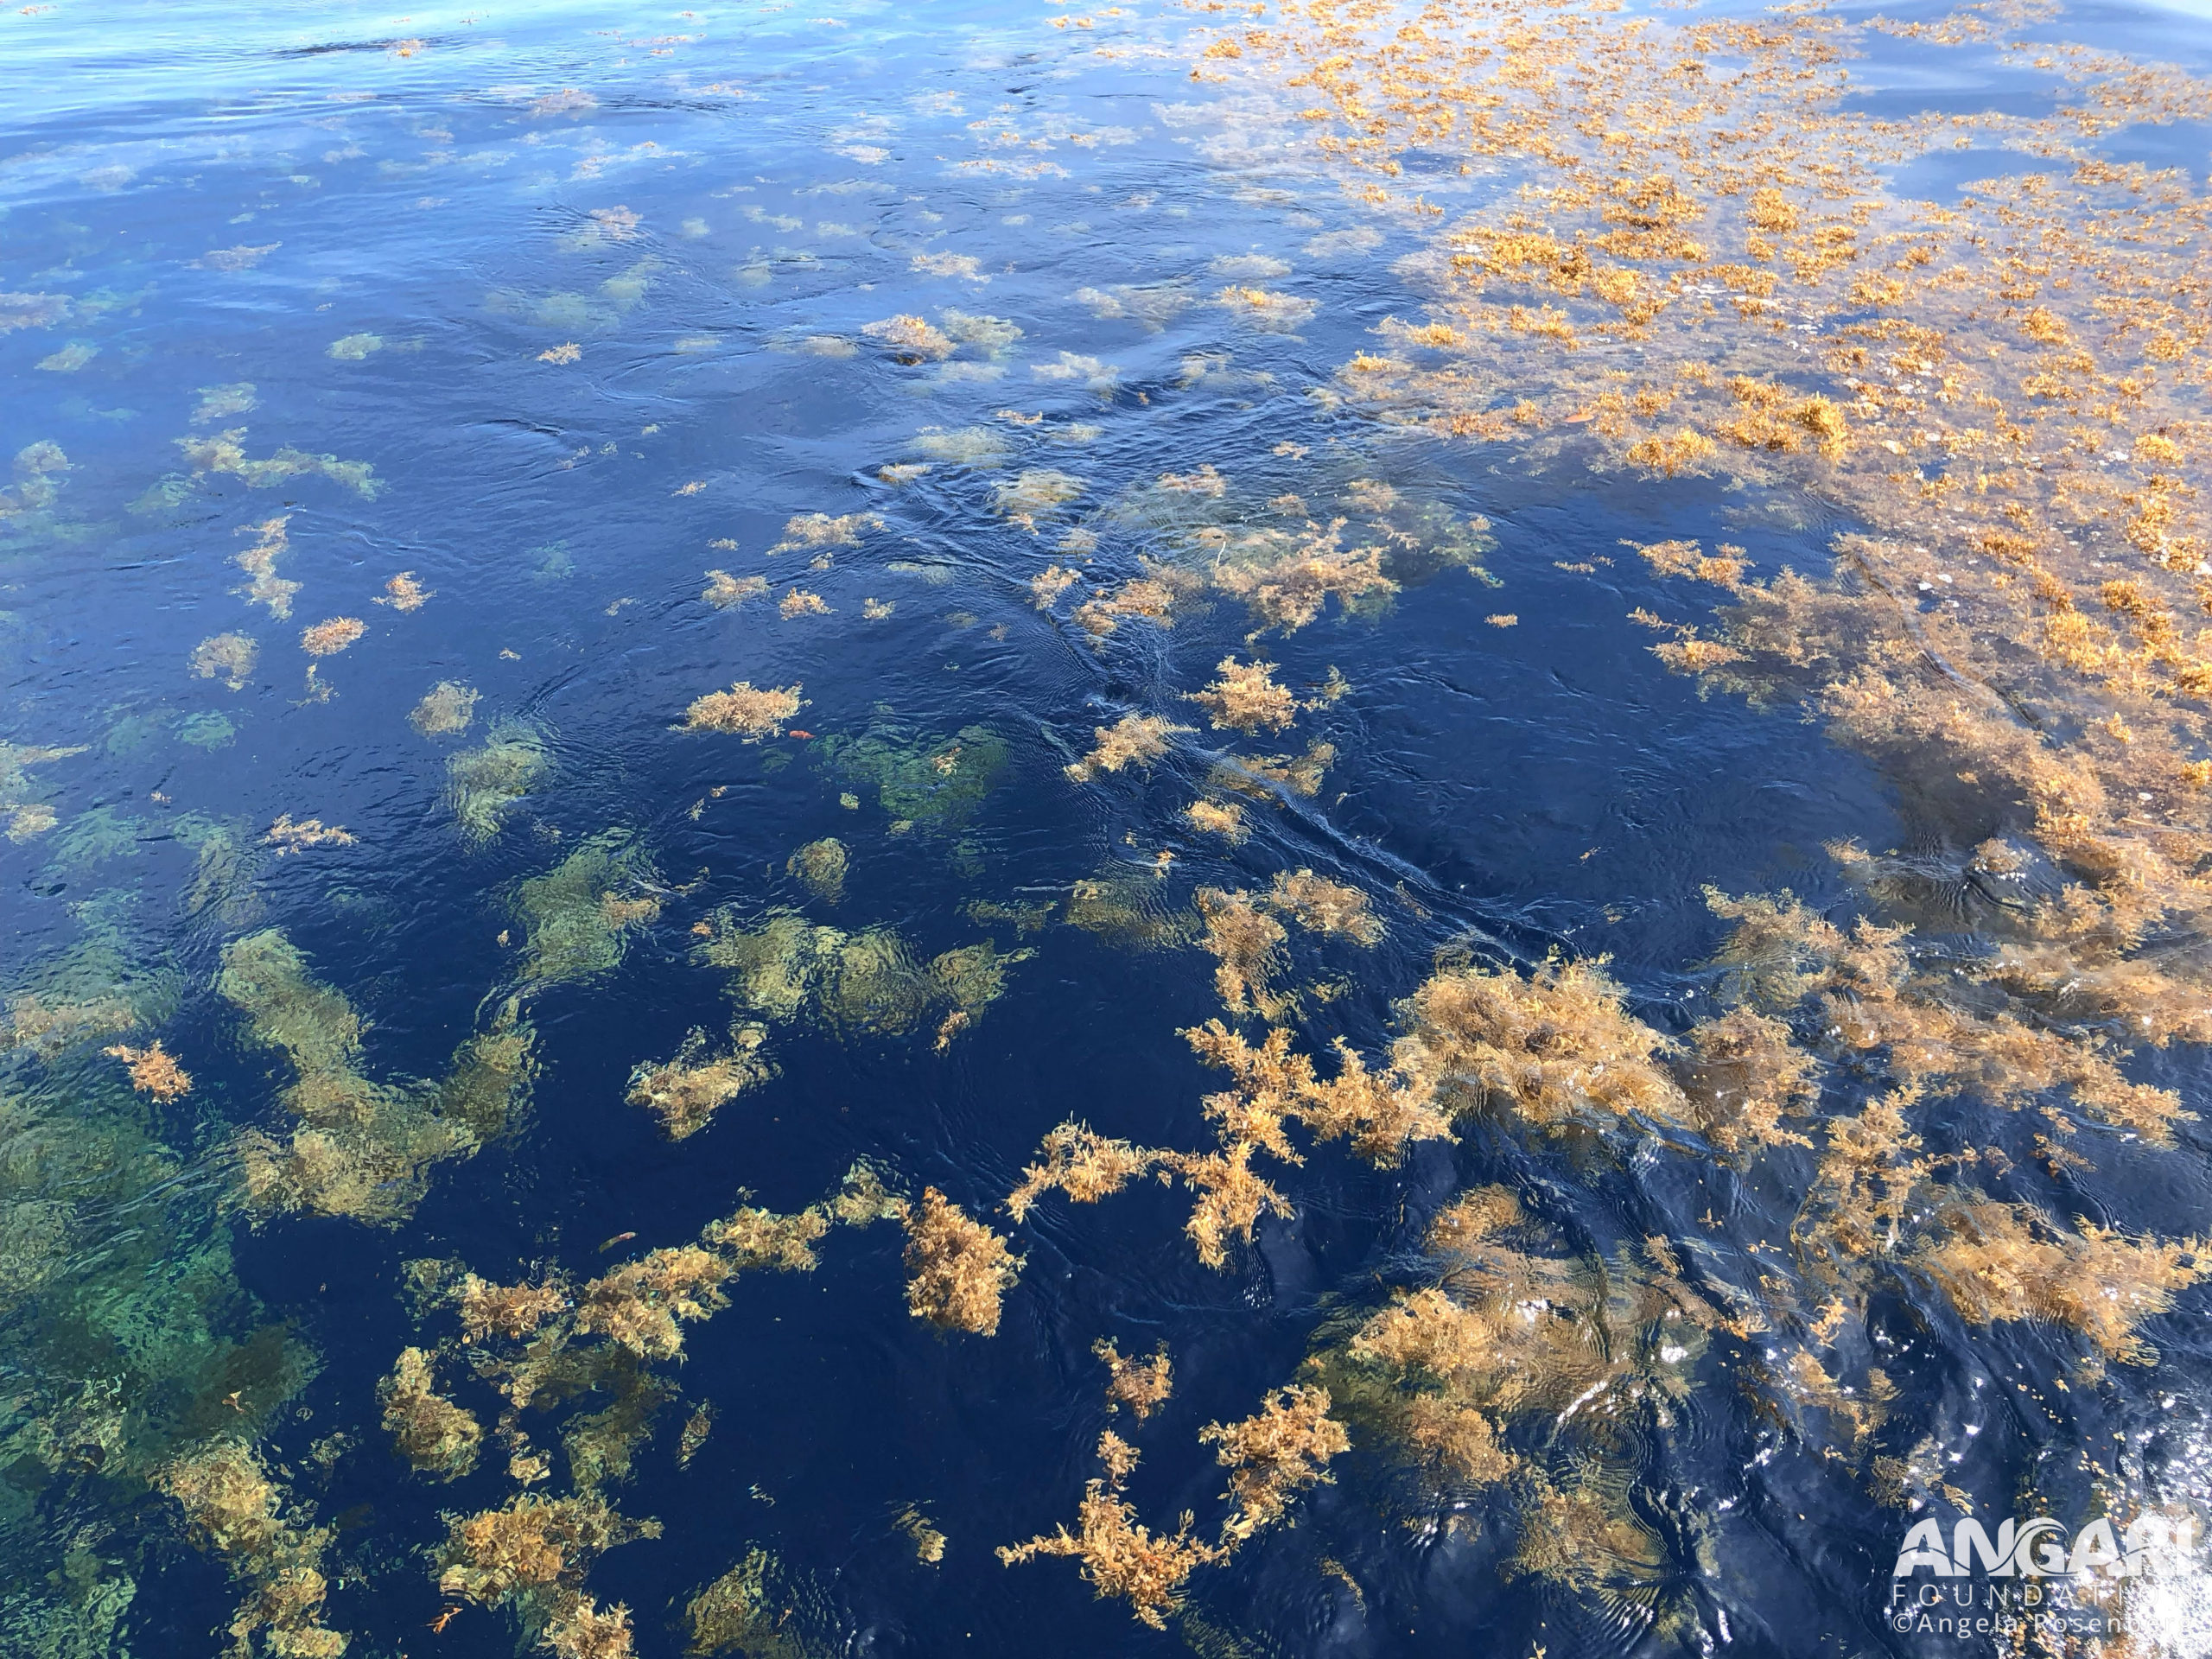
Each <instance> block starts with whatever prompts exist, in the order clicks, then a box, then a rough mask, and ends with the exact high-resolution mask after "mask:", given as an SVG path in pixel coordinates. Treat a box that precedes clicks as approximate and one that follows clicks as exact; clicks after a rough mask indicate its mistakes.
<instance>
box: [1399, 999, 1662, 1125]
mask: <svg viewBox="0 0 2212 1659" xmlns="http://www.w3.org/2000/svg"><path fill="white" fill-rule="evenodd" d="M1402 1049H1403V1050H1404V1051H1405V1052H1404V1055H1403V1058H1404V1059H1405V1061H1406V1062H1407V1064H1408V1070H1409V1071H1418V1072H1420V1073H1421V1074H1422V1075H1426V1076H1432V1077H1448V1078H1449V1079H1451V1082H1452V1086H1455V1087H1457V1088H1459V1089H1461V1090H1465V1091H1466V1092H1468V1093H1469V1094H1471V1096H1473V1097H1474V1102H1475V1103H1483V1102H1490V1103H1497V1104H1501V1105H1503V1106H1504V1107H1506V1108H1507V1109H1510V1110H1511V1111H1512V1112H1513V1113H1515V1114H1516V1116H1519V1117H1520V1118H1521V1119H1522V1120H1523V1121H1524V1122H1529V1123H1530V1124H1532V1125H1535V1126H1536V1127H1538V1128H1566V1127H1567V1126H1569V1125H1571V1124H1574V1123H1577V1122H1589V1121H1592V1120H1595V1121H1600V1122H1603V1121H1618V1120H1620V1119H1624V1118H1629V1117H1632V1116H1639V1115H1641V1116H1646V1117H1649V1118H1654V1119H1657V1120H1659V1121H1662V1122H1671V1121H1675V1120H1678V1119H1680V1118H1681V1116H1683V1115H1684V1114H1683V1107H1682V1101H1681V1090H1680V1089H1679V1088H1678V1087H1677V1086H1676V1084H1675V1080H1674V1077H1672V1075H1671V1074H1670V1073H1669V1071H1667V1069H1666V1067H1665V1066H1664V1065H1662V1063H1661V1058H1662V1056H1663V1055H1664V1054H1666V1053H1667V1052H1669V1050H1670V1045H1669V1044H1667V1043H1666V1041H1665V1040H1664V1039H1662V1038H1661V1037H1660V1036H1659V1035H1658V1033H1656V1032H1654V1031H1653V1030H1652V1029H1651V1028H1650V1027H1649V1026H1646V1025H1645V1024H1644V1023H1643V1021H1642V1020H1637V1018H1636V1017H1635V1016H1634V1015H1632V1014H1630V1013H1629V1012H1628V1011H1627V1009H1626V1008H1625V1007H1623V1006H1622V994H1621V988H1620V987H1619V986H1618V985H1617V984H1616V983H1614V982H1613V980H1612V979H1611V976H1608V975H1607V974H1606V972H1605V969H1604V968H1603V967H1602V966H1600V965H1599V964H1597V963H1588V962H1564V961H1560V960H1559V959H1557V958H1554V959H1552V960H1550V961H1548V962H1546V963H1543V964H1542V965H1541V966H1540V967H1538V968H1537V969H1535V972H1534V973H1532V974H1530V975H1529V976H1526V977H1524V976H1522V975H1520V974H1518V973H1516V972H1515V971H1514V970H1513V969H1510V968H1506V969H1497V970H1496V971H1494V972H1493V971H1491V970H1490V969H1483V968H1474V967H1470V968H1454V969H1446V970H1445V971H1444V972H1442V973H1440V974H1438V975H1436V976H1434V977H1433V978H1432V979H1430V980H1429V981H1428V982H1427V983H1426V984H1425V985H1423V986H1422V987H1421V988H1420V989H1419V990H1418V991H1416V992H1414V995H1413V997H1412V998H1411V1000H1410V1001H1409V1003H1408V1035H1407V1037H1406V1038H1405V1039H1402Z"/></svg>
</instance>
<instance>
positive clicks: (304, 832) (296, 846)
mask: <svg viewBox="0 0 2212 1659" xmlns="http://www.w3.org/2000/svg"><path fill="white" fill-rule="evenodd" d="M261 839H262V842H263V844H264V845H265V846H270V847H274V848H275V849H277V857H279V858H283V857H284V856H285V855H287V854H290V853H303V852H306V851H307V850H308V849H309V848H313V847H351V846H353V843H354V839H355V838H354V836H353V831H351V830H350V829H346V827H345V825H343V824H338V823H324V822H323V821H322V820H321V818H300V819H295V818H294V817H292V815H291V814H290V813H289V812H286V813H283V814H280V815H279V816H278V817H277V822H276V823H272V824H270V826H269V829H268V832H267V833H266V834H265V835H264V836H262V837H261Z"/></svg>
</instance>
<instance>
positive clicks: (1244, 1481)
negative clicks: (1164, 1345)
mask: <svg viewBox="0 0 2212 1659" xmlns="http://www.w3.org/2000/svg"><path fill="white" fill-rule="evenodd" d="M1329 1404H1330V1402H1329V1391H1328V1390H1327V1389H1323V1388H1315V1387H1311V1386H1307V1385H1302V1384H1300V1383H1289V1384H1287V1385H1286V1386H1284V1387H1282V1388H1280V1389H1276V1390H1274V1393H1272V1394H1270V1395H1268V1396H1267V1398H1266V1399H1264V1400H1262V1402H1260V1409H1259V1410H1258V1411H1257V1412H1256V1413H1255V1414H1253V1415H1252V1416H1249V1417H1247V1418H1245V1419H1244V1420H1243V1421H1241V1422H1235V1423H1208V1424H1207V1425H1206V1426H1205V1427H1204V1428H1202V1429H1200V1430H1199V1431H1198V1439H1199V1440H1201V1441H1202V1442H1205V1443H1208V1444H1210V1445H1211V1446H1213V1447H1214V1448H1215V1451H1214V1457H1215V1459H1216V1460H1217V1462H1218V1463H1220V1465H1222V1466H1223V1467H1224V1469H1227V1470H1228V1471H1229V1491H1230V1497H1233V1498H1235V1499H1236V1513H1235V1514H1234V1515H1232V1516H1230V1517H1229V1519H1228V1520H1227V1521H1225V1522H1223V1523H1222V1541H1223V1542H1224V1545H1232V1546H1233V1545H1234V1544H1236V1543H1242V1542H1243V1541H1244V1540H1246V1539H1248V1538H1249V1537H1250V1536H1251V1535H1253V1534H1254V1533H1255V1532H1257V1531H1259V1529H1261V1528H1262V1527H1264V1526H1268V1525H1269V1524H1270V1523H1271V1522H1275V1521H1277V1520H1280V1519H1281V1517H1282V1515H1283V1512H1284V1510H1287V1509H1288V1508H1289V1506H1290V1501H1291V1499H1292V1498H1294V1497H1297V1496H1298V1494H1299V1493H1300V1492H1302V1491H1305V1490H1306V1488H1307V1487H1309V1486H1312V1485H1314V1484H1317V1483H1319V1482H1321V1481H1325V1480H1327V1479H1328V1478H1329V1475H1328V1472H1327V1471H1328V1464H1329V1459H1332V1458H1333V1457H1335V1456H1337V1455H1338V1453H1339V1452H1349V1451H1350V1450H1351V1435H1350V1434H1348V1433H1345V1431H1344V1425H1343V1424H1342V1423H1339V1422H1338V1421H1336V1420H1335V1419H1333V1418H1332V1417H1331V1416H1330V1415H1329Z"/></svg>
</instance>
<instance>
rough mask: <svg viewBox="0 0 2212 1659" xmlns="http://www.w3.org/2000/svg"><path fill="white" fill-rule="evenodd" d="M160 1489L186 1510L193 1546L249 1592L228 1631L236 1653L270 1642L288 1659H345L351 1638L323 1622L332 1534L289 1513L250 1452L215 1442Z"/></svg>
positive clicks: (168, 1470)
mask: <svg viewBox="0 0 2212 1659" xmlns="http://www.w3.org/2000/svg"><path fill="white" fill-rule="evenodd" d="M154 1484H155V1485H156V1487H158V1488H159V1489H160V1490H161V1491H164V1492H166V1493H167V1494H168V1496H169V1497H172V1498H173V1499H175V1501H176V1503H177V1504H178V1505H179V1506H180V1507H181V1509H182V1510H183V1511H184V1520H185V1526H186V1529H187V1531H188V1533H189V1535H191V1537H192V1539H193V1541H194V1542H195V1543H197V1544H198V1545H200V1548H204V1549H210V1550H213V1552H214V1553H215V1554H218V1555H220V1556H221V1557H222V1558H223V1560H224V1561H225V1563H226V1565H227V1566H228V1567H230V1569H231V1575H232V1578H234V1579H236V1580H238V1581H239V1582H240V1583H241V1584H243V1585H244V1586H245V1589H246V1597H245V1601H244V1602H242V1603H241V1604H240V1605H239V1607H238V1611H237V1613H236V1614H234V1615H233V1616H232V1619H231V1623H230V1626H229V1631H230V1636H231V1639H232V1643H233V1644H234V1646H233V1649H232V1651H233V1652H234V1653H237V1654H239V1655H246V1654H251V1653H253V1652H255V1651H256V1650H257V1648H258V1646H259V1645H260V1643H258V1642H257V1637H264V1636H265V1640H266V1643H267V1648H268V1651H270V1653H272V1654H277V1655H281V1656H283V1659H339V1656H340V1655H342V1654H343V1653H344V1652H345V1651H346V1646H347V1637H346V1636H345V1634H344V1633H343V1632H342V1631H339V1630H331V1629H330V1628H329V1627H328V1626H327V1625H326V1624H324V1623H323V1622H322V1621H323V1602H324V1599H325V1597H326V1596H327V1593H328V1590H329V1581H328V1580H327V1579H326V1578H325V1577H324V1575H323V1572H322V1556H323V1552H324V1551H325V1550H326V1549H327V1548H328V1547H329V1545H330V1541H331V1538H332V1532H331V1529H329V1528H327V1527H315V1526H312V1525H310V1524H309V1523H308V1513H307V1511H306V1510H305V1509H304V1507H303V1506H299V1505H291V1506H287V1504H286V1503H285V1501H284V1495H283V1491H281V1490H280V1489H279V1488H278V1487H277V1484H276V1482H275V1481H274V1480H272V1479H271V1478H270V1473H269V1470H268V1466H267V1465H265V1464H264V1463H263V1461H262V1460H261V1459H260V1458H259V1457H258V1456H257V1454H256V1453H255V1452H254V1451H253V1449H252V1448H251V1446H246V1445H245V1444H243V1443H242V1442H240V1441H238V1440H215V1441H213V1442H210V1443H209V1444H208V1445H207V1446H202V1447H201V1448H200V1449H199V1450H198V1451H196V1452H191V1453H189V1454H188V1455H187V1456H185V1457H182V1458H180V1459H177V1460H176V1461H175V1462H174V1463H171V1464H169V1465H167V1466H166V1467H164V1468H162V1469H161V1470H159V1471H156V1474H155V1476H154Z"/></svg>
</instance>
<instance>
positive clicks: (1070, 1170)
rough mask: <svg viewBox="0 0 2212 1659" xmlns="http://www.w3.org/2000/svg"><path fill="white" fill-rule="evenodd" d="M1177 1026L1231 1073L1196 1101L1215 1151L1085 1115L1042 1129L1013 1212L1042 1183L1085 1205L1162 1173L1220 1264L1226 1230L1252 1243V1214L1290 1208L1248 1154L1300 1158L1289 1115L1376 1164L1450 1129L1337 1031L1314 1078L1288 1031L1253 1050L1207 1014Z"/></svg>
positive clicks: (1398, 1077)
mask: <svg viewBox="0 0 2212 1659" xmlns="http://www.w3.org/2000/svg"><path fill="white" fill-rule="evenodd" d="M1183 1035H1184V1037H1185V1039H1187V1040H1188V1041H1189V1042H1190V1044H1191V1046H1192V1049H1193V1050H1194V1051H1195V1052H1197V1053H1198V1057H1199V1058H1201V1059H1203V1060H1205V1061H1206V1062H1207V1063H1208V1064H1210V1065H1217V1066H1220V1067H1222V1068H1224V1069H1225V1070H1227V1071H1230V1073H1231V1075H1232V1076H1233V1077H1234V1078H1235V1082H1236V1086H1235V1087H1234V1088H1232V1089H1230V1090H1224V1091H1222V1092H1220V1093H1217V1094H1213V1095H1209V1096H1206V1097H1205V1102H1204V1106H1205V1115H1206V1120H1207V1122H1208V1123H1209V1124H1210V1125H1211V1128H1213V1131H1214V1135H1215V1146H1214V1149H1213V1150H1212V1151H1211V1152H1203V1153H1188V1152H1177V1151H1174V1150H1172V1149H1168V1148H1164V1147H1138V1146H1135V1145H1132V1144H1131V1143H1130V1142H1128V1141H1120V1140H1115V1139H1110V1138H1109V1137H1106V1136H1103V1135H1098V1134H1096V1133H1095V1132H1094V1131H1093V1130H1091V1129H1090V1128H1088V1127H1087V1126H1085V1125H1084V1124H1080V1123H1073V1122H1070V1123H1063V1124H1061V1125H1060V1126H1059V1127H1058V1128H1055V1129H1053V1130H1052V1132H1051V1133H1050V1134H1048V1135H1046V1137H1045V1140H1044V1142H1043V1144H1042V1145H1041V1146H1040V1147H1039V1153H1040V1154H1042V1156H1041V1159H1040V1160H1039V1161H1038V1162H1035V1163H1032V1164H1030V1165H1028V1166H1027V1167H1025V1168H1024V1170H1023V1171H1022V1179H1021V1183H1020V1185H1018V1186H1017V1187H1015V1189H1014V1192H1012V1193H1011V1194H1009V1195H1008V1197H1007V1211H1009V1212H1010V1213H1011V1214H1012V1215H1013V1216H1014V1219H1015V1220H1016V1221H1020V1220H1022V1219H1023V1218H1025V1217H1027V1214H1028V1213H1029V1211H1031V1210H1032V1209H1033V1208H1034V1207H1035V1205H1036V1204H1037V1201H1038V1200H1039V1198H1042V1197H1043V1196H1044V1195H1045V1194H1046V1192H1052V1191H1058V1192H1065V1193H1066V1194H1067V1195H1068V1197H1069V1198H1071V1199H1073V1200H1074V1201H1075V1202H1077V1203H1078V1204H1092V1203H1096V1201H1097V1200H1099V1199H1100V1198H1107V1197H1110V1196H1111V1195H1112V1194H1114V1193H1116V1192H1120V1191H1122V1188H1124V1187H1125V1186H1127V1185H1128V1184H1129V1183H1130V1182H1131V1181H1133V1180H1135V1179H1139V1178H1140V1177H1141V1176H1143V1175H1145V1174H1147V1173H1151V1172H1154V1171H1158V1172H1159V1173H1160V1179H1161V1180H1163V1181H1166V1180H1168V1179H1178V1180H1180V1181H1181V1182H1182V1183H1183V1185H1185V1186H1186V1187H1188V1188H1189V1189H1190V1190H1191V1191H1192V1192H1193V1193H1195V1194H1196V1195H1197V1196H1196V1198H1195V1199H1194V1201H1193V1203H1192V1210H1191V1217H1190V1219H1189V1221H1188V1222H1187V1223H1186V1224H1185V1232H1186V1233H1187V1234H1188V1236H1189V1237H1190V1239H1191V1242H1192V1245H1193V1247H1194V1248H1195V1249H1196V1250H1197V1252H1198V1260H1199V1261H1200V1262H1204V1263H1205V1265H1206V1266H1208V1267H1210V1268H1223V1267H1225V1266H1227V1265H1228V1260H1229V1247H1230V1242H1231V1241H1232V1240H1241V1241H1243V1242H1244V1243H1250V1242H1251V1239H1252V1235H1253V1230H1254V1229H1255V1227H1256V1226H1257V1225H1258V1224H1259V1219H1260V1217H1262V1215H1274V1216H1278V1217H1288V1216H1289V1215H1290V1214H1291V1213H1292V1211H1291V1207H1290V1203H1289V1200H1288V1199H1287V1198H1284V1197H1283V1195H1282V1193H1281V1192H1279V1191H1277V1190H1276V1188H1275V1187H1274V1185H1271V1184H1270V1183H1269V1182H1268V1180H1267V1179H1266V1178H1265V1177H1264V1176H1262V1174H1261V1173H1259V1171H1257V1170H1255V1168H1254V1167H1253V1164H1252V1160H1253V1159H1254V1158H1255V1157H1258V1156H1262V1155H1265V1156H1267V1157H1270V1158H1274V1159H1275V1160H1278V1161H1279V1162H1282V1163H1287V1164H1298V1163H1302V1162H1303V1161H1304V1159H1303V1157H1302V1156H1301V1154H1300V1153H1299V1152H1298V1151H1297V1149H1296V1148H1295V1147H1294V1146H1293V1145H1292V1143H1291V1141H1290V1138H1289V1134H1288V1128H1289V1126H1290V1125H1291V1124H1292V1123H1294V1122H1297V1123H1302V1124H1304V1125H1305V1127H1306V1128H1307V1129H1308V1130H1310V1131H1311V1132H1312V1133H1313V1134H1315V1135H1319V1136H1320V1137H1321V1138H1323V1139H1325V1140H1332V1139H1338V1138H1346V1139H1349V1140H1350V1141H1351V1143H1352V1147H1353V1149H1354V1151H1356V1152H1357V1153H1358V1154H1359V1155H1360V1156H1362V1157H1363V1158H1366V1159H1367V1160H1370V1162H1372V1163H1375V1164H1377V1165H1389V1164H1395V1163H1396V1162H1397V1161H1398V1160H1400V1159H1401V1158H1402V1156H1403V1155H1404V1152H1405V1148H1406V1147H1407V1146H1408V1144H1410V1143H1411V1142H1413V1141H1423V1140H1448V1139H1450V1138H1451V1134H1452V1127H1451V1120H1450V1117H1449V1116H1448V1115H1447V1114H1446V1112H1445V1111H1444V1110H1443V1109H1441V1108H1440V1105H1439V1103H1438V1102H1437V1099H1436V1090H1435V1087H1434V1084H1433V1081H1432V1080H1431V1079H1429V1078H1427V1077H1423V1076H1421V1075H1420V1074H1417V1073H1408V1072H1405V1071H1399V1070H1397V1069H1395V1066H1394V1068H1393V1070H1391V1071H1388V1072H1385V1073H1379V1074H1378V1073H1376V1072H1371V1071H1369V1070H1368V1069H1367V1067H1366V1065H1365V1063H1364V1062H1363V1061H1362V1060H1361V1059H1360V1058H1359V1056H1358V1055H1357V1053H1356V1052H1353V1050H1352V1049H1351V1047H1350V1046H1349V1045H1347V1044H1345V1043H1344V1041H1343V1039H1338V1042H1337V1045H1336V1046H1337V1052H1338V1074H1337V1076H1336V1077H1332V1078H1331V1079H1329V1080H1328V1081H1326V1082H1324V1081H1322V1080H1321V1079H1320V1078H1319V1077H1318V1076H1317V1074H1316V1073H1315V1071H1314V1068H1313V1059H1312V1058H1311V1057H1310V1056H1307V1055H1304V1054H1300V1053H1297V1052H1294V1051H1293V1049H1292V1048H1291V1046H1290V1043H1291V1033H1289V1032H1288V1031H1287V1030H1285V1029H1282V1028H1280V1027H1278V1028H1276V1029H1274V1030H1272V1031H1270V1032H1269V1033H1268V1035H1267V1037H1266V1039H1264V1041H1263V1042H1262V1044H1261V1045H1260V1046H1258V1047H1256V1048H1255V1047H1254V1046H1252V1045H1251V1044H1249V1043H1248V1042H1247V1041H1245V1039H1243V1036H1242V1035H1240V1034H1239V1033H1236V1032H1234V1031H1231V1030H1230V1029H1229V1028H1228V1027H1226V1026H1224V1025H1223V1024H1222V1022H1221V1021H1219V1020H1211V1021H1209V1022H1208V1023H1207V1024H1206V1025H1205V1026H1203V1027H1197V1028H1194V1029H1192V1030H1189V1031H1186V1032H1185V1033H1183Z"/></svg>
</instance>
